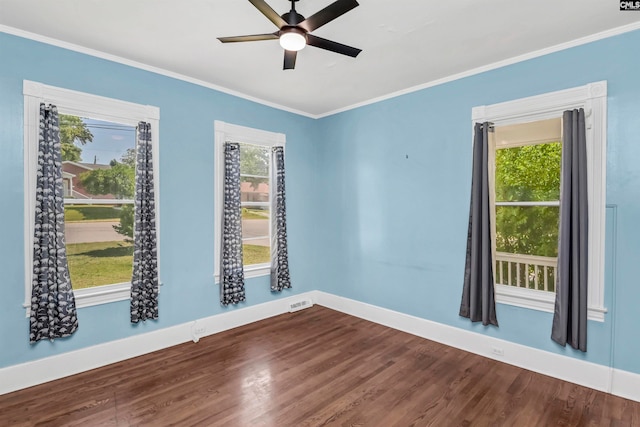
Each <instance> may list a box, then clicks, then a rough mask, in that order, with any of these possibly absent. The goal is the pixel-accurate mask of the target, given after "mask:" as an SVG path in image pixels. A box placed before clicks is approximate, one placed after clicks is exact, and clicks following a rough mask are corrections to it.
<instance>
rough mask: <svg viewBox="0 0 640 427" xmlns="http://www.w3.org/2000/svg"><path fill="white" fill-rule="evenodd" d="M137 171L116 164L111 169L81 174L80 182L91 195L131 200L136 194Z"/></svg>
mask: <svg viewBox="0 0 640 427" xmlns="http://www.w3.org/2000/svg"><path fill="white" fill-rule="evenodd" d="M134 179H135V169H134V168H132V167H131V166H128V165H125V164H124V163H119V162H115V164H114V165H112V166H111V168H109V169H96V170H92V171H90V172H85V173H83V174H80V182H82V185H83V186H84V188H86V189H87V191H88V192H89V193H91V194H113V195H114V196H115V198H116V199H129V198H132V197H133V193H134Z"/></svg>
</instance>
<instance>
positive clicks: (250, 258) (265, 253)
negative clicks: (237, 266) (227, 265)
mask: <svg viewBox="0 0 640 427" xmlns="http://www.w3.org/2000/svg"><path fill="white" fill-rule="evenodd" d="M252 243H253V242H252ZM242 255H243V257H242V262H243V263H244V266H245V267H248V266H250V265H253V264H268V263H270V262H271V248H269V246H262V245H255V244H250V243H243V244H242Z"/></svg>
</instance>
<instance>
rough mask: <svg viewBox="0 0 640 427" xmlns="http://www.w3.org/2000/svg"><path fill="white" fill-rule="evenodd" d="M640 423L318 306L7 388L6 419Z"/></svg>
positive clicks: (554, 384)
mask: <svg viewBox="0 0 640 427" xmlns="http://www.w3.org/2000/svg"><path fill="white" fill-rule="evenodd" d="M44 425H46V426H83V427H84V426H98V425H114V426H116V425H117V426H142V425H150V426H165V425H179V426H278V427H280V426H327V425H331V426H385V427H386V426H427V425H433V426H561V425H562V426H640V403H636V402H632V401H629V400H625V399H622V398H619V397H614V396H611V395H608V394H605V393H602V392H598V391H595V390H591V389H588V388H585V387H581V386H577V385H574V384H571V383H567V382H563V381H560V380H556V379H553V378H550V377H546V376H544V375H540V374H536V373H533V372H529V371H526V370H524V369H520V368H516V367H514V366H510V365H506V364H502V363H499V362H496V361H493V360H490V359H486V358H483V357H480V356H476V355H473V354H470V353H466V352H464V351H461V350H457V349H454V348H450V347H446V346H444V345H441V344H438V343H435V342H432V341H428V340H424V339H422V338H418V337H415V336H413V335H409V334H405V333H403V332H398V331H396V330H393V329H389V328H386V327H384V326H380V325H377V324H374V323H370V322H367V321H365V320H361V319H358V318H355V317H351V316H347V315H345V314H342V313H339V312H336V311H332V310H329V309H326V308H323V307H317V306H316V307H313V308H311V309H307V310H303V311H300V312H297V313H294V314H285V315H281V316H278V317H274V318H271V319H267V320H264V321H261V322H257V323H253V324H251V325H247V326H244V327H241V328H237V329H234V330H231V331H227V332H224V333H221V334H218V335H215V336H211V337H206V338H203V339H201V340H200V342H199V343H198V344H193V343H187V344H182V345H179V346H175V347H172V348H169V349H165V350H162V351H159V352H155V353H152V354H149V355H145V356H141V357H137V358H135V359H130V360H126V361H124V362H120V363H117V364H114V365H110V366H106V367H104V368H100V369H96V370H93V371H90V372H85V373H83V374H79V375H75V376H73V377H69V378H64V379H61V380H58V381H54V382H50V383H47V384H43V385H40V386H36V387H32V388H29V389H26V390H21V391H17V392H15V393H11V394H7V395H4V396H0V426H44Z"/></svg>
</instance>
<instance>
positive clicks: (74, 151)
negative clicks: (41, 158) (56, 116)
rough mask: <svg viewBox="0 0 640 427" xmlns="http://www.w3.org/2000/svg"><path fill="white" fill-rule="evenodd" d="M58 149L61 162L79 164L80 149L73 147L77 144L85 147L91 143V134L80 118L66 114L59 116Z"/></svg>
mask: <svg viewBox="0 0 640 427" xmlns="http://www.w3.org/2000/svg"><path fill="white" fill-rule="evenodd" d="M59 125H60V148H61V151H62V160H63V161H64V160H70V161H72V162H79V161H80V159H81V156H80V155H81V153H82V148H80V147H78V146H77V145H75V143H76V142H77V143H79V144H82V145H85V144H86V143H87V142H91V141H93V134H92V133H91V131H90V130H89V129H88V128H87V125H86V124H85V123H84V122H83V121H82V119H81V118H80V117H77V116H71V115H68V114H60V123H59Z"/></svg>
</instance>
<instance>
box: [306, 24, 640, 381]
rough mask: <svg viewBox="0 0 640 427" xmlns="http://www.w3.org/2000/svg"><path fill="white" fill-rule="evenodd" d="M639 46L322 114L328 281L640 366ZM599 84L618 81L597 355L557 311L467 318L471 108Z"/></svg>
mask: <svg viewBox="0 0 640 427" xmlns="http://www.w3.org/2000/svg"><path fill="white" fill-rule="evenodd" d="M638 46H640V32H639V31H636V32H633V33H628V34H625V35H622V36H618V37H614V38H610V39H606V40H602V41H599V42H596V43H591V44H588V45H584V46H581V47H576V48H573V49H570V50H566V51H562V52H558V53H555V54H551V55H547V56H544V57H540V58H537V59H533V60H529V61H526V62H522V63H518V64H515V65H512V66H508V67H504V68H500V69H497V70H494V71H490V72H486V73H482V74H479V75H475V76H472V77H468V78H465V79H461V80H457V81H454V82H451V83H447V84H443V85H440V86H436V87H433V88H429V89H425V90H422V91H418V92H414V93H411V94H408V95H404V96H401V97H397V98H393V99H390V100H387V101H383V102H378V103H375V104H372V105H369V106H365V107H362V108H358V109H355V110H351V111H347V112H344V113H341V114H337V115H334V116H331V117H327V118H324V119H321V123H322V127H321V132H322V134H321V135H320V150H321V152H320V161H319V168H320V169H319V175H320V176H321V180H322V188H323V190H324V192H323V195H322V204H323V206H325V208H326V209H327V210H326V212H325V215H323V217H322V218H321V220H322V223H321V228H322V229H324V230H325V233H324V234H323V235H322V241H321V242H320V252H319V253H320V254H321V258H320V261H321V262H322V266H323V267H322V268H321V269H319V270H318V274H317V280H318V283H319V286H320V288H321V289H322V290H325V291H327V292H331V293H334V294H338V295H342V296H345V297H349V298H353V299H356V300H359V301H363V302H367V303H370V304H374V305H377V306H381V307H386V308H389V309H393V310H397V311H400V312H403V313H408V314H411V315H415V316H419V317H422V318H425V319H430V320H434V321H437V322H441V323H444V324H448V325H452V326H456V327H459V328H463V329H468V330H473V331H476V332H480V333H483V334H487V335H491V336H494V337H498V338H502V339H505V340H509V341H513V342H516V343H521V344H524V345H528V346H532V347H536V348H539V349H543V350H548V351H552V352H556V353H562V354H568V355H570V356H573V357H576V358H581V359H586V360H588V361H592V362H595V363H598V364H603V365H608V364H610V363H611V362H613V365H614V366H615V367H617V368H620V369H624V370H628V371H632V372H637V373H640V357H638V354H640V340H639V339H638V330H639V329H640V320H638V317H637V312H638V305H639V303H640V286H639V285H638V260H639V259H640V236H639V234H640V233H639V227H638V220H639V219H640V197H639V196H640V194H639V193H640V166H639V159H640V141H639V139H638V138H639V135H640V84H639V83H638V76H640V55H637V54H636V53H637V52H638ZM435 60H437V58H435ZM598 80H607V81H608V85H609V86H608V89H609V98H608V108H609V115H608V117H609V125H608V150H607V151H608V153H607V168H608V173H607V203H608V204H609V205H610V207H609V208H608V209H607V243H606V306H607V307H609V308H610V309H611V312H610V314H607V316H606V322H604V323H600V322H589V344H588V345H589V348H588V353H587V354H583V353H580V352H575V351H572V350H568V349H564V348H562V347H560V346H558V345H556V344H555V343H553V342H552V341H551V340H550V338H549V336H550V333H551V332H550V331H551V320H552V315H551V314H549V313H542V312H538V311H533V310H527V309H521V308H517V307H513V306H509V305H501V304H500V305H498V307H497V311H498V321H499V322H500V327H499V328H493V327H483V326H482V325H472V324H471V323H470V322H469V321H468V320H466V319H463V318H460V317H459V316H458V314H457V313H458V309H459V305H460V297H461V289H462V281H463V270H464V257H465V249H466V233H467V221H468V211H469V190H470V177H471V109H472V107H474V106H477V105H486V104H493V103H497V102H502V101H508V100H513V99H517V98H521V97H526V96H531V95H536V94H541V93H545V92H550V91H556V90H561V89H566V88H571V87H575V86H580V85H584V84H586V83H590V82H594V81H598ZM614 298H615V309H614V308H613V305H614ZM614 321H615V333H613V334H612V330H613V329H612V328H613V325H614ZM611 343H613V349H614V350H615V352H614V358H613V359H614V360H613V361H612V360H611Z"/></svg>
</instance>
